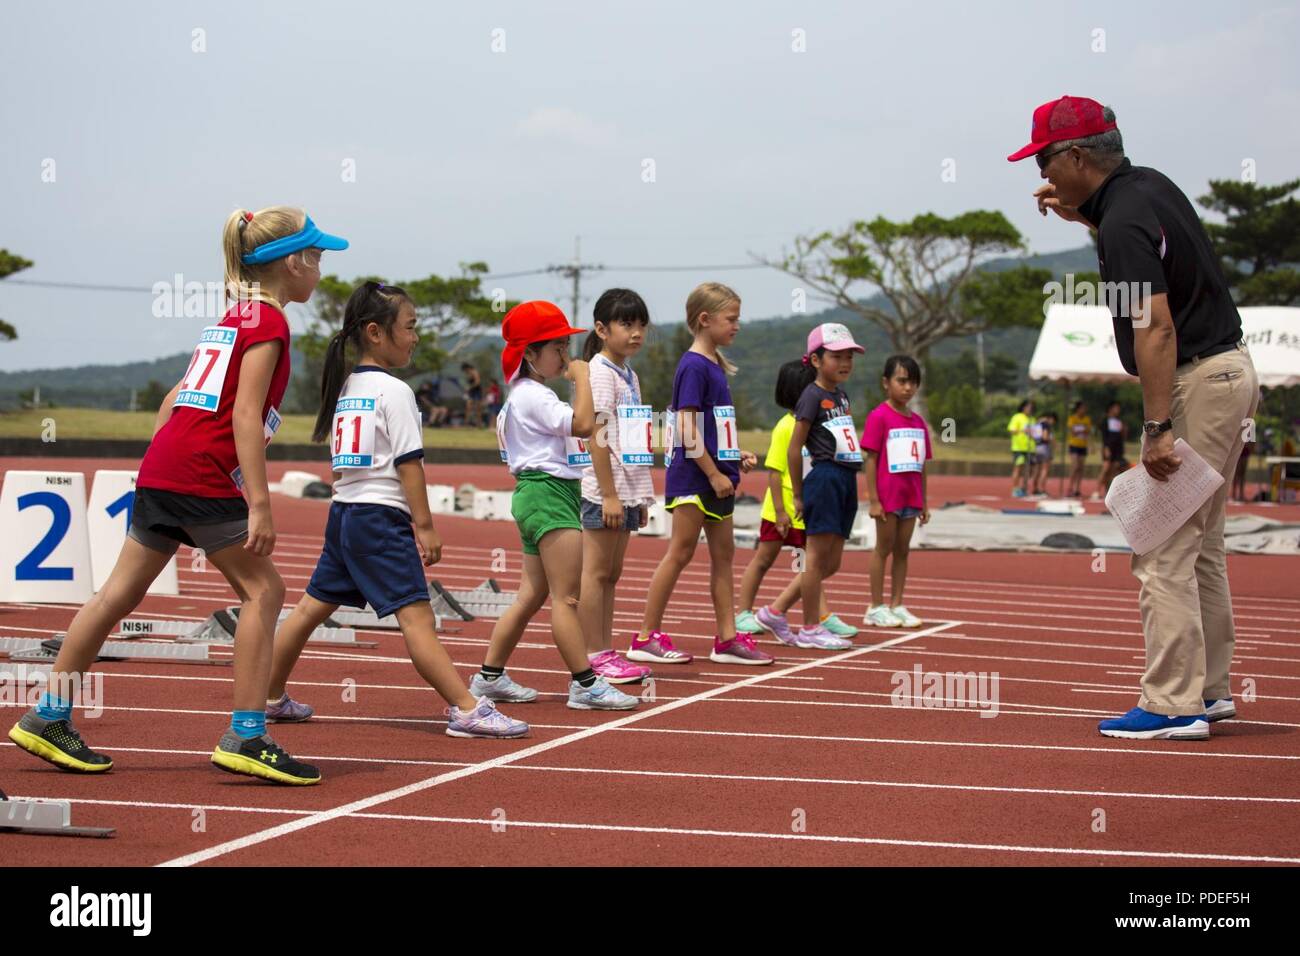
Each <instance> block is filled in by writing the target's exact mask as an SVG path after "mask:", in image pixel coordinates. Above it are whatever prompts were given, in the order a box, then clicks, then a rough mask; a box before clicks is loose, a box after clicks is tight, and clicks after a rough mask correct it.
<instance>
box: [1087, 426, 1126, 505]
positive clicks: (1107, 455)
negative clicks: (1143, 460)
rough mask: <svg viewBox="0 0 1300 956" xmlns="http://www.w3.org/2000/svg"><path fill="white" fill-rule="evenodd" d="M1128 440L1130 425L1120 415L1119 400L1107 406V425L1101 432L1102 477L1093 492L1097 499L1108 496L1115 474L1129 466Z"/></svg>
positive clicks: (1094, 497)
mask: <svg viewBox="0 0 1300 956" xmlns="http://www.w3.org/2000/svg"><path fill="white" fill-rule="evenodd" d="M1126 441H1128V426H1127V425H1125V424H1124V419H1123V418H1121V417H1120V405H1119V402H1111V403H1110V404H1109V405H1107V406H1106V425H1105V428H1104V429H1103V430H1102V433H1101V477H1100V478H1098V479H1097V490H1096V491H1094V492H1093V493H1092V497H1093V500H1094V501H1096V500H1098V499H1101V498H1105V497H1106V492H1108V491H1109V490H1110V483H1111V482H1112V481H1114V480H1115V476H1116V475H1118V474H1119V473H1120V472H1121V471H1123V470H1124V469H1125V468H1127V467H1128V459H1127V458H1125V457H1124V442H1126Z"/></svg>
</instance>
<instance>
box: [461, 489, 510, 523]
mask: <svg viewBox="0 0 1300 956" xmlns="http://www.w3.org/2000/svg"><path fill="white" fill-rule="evenodd" d="M512 498H514V492H513V491H476V492H474V503H473V505H472V507H471V512H472V515H473V518H474V520H475V521H513V520H514V516H513V515H512V514H511V513H510V501H511V499H512Z"/></svg>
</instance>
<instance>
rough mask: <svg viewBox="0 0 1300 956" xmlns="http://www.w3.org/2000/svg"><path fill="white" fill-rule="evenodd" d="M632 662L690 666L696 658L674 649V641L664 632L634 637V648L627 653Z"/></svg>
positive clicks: (635, 635) (653, 632)
mask: <svg viewBox="0 0 1300 956" xmlns="http://www.w3.org/2000/svg"><path fill="white" fill-rule="evenodd" d="M627 659H628V660H630V661H645V662H646V663H648V664H689V663H690V662H691V661H692V660H694V659H695V658H694V657H693V656H692V655H690V654H688V653H686V652H685V651H679V650H677V648H675V647H673V639H672V638H671V637H669V636H668V635H667V634H665V633H664V632H663V631H651V632H650V635H649V636H648V637H645V638H642V637H641V635H640V634H634V635H632V648H631V650H629V651H628V652H627Z"/></svg>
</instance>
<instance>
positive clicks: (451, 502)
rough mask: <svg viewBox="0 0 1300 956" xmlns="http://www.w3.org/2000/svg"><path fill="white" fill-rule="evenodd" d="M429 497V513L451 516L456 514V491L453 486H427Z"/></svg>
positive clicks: (426, 491) (425, 489) (426, 490)
mask: <svg viewBox="0 0 1300 956" xmlns="http://www.w3.org/2000/svg"><path fill="white" fill-rule="evenodd" d="M424 491H425V493H426V494H427V495H428V496H429V513H430V514H435V515H450V514H455V513H456V489H455V488H453V487H452V486H451V485H425V486H424Z"/></svg>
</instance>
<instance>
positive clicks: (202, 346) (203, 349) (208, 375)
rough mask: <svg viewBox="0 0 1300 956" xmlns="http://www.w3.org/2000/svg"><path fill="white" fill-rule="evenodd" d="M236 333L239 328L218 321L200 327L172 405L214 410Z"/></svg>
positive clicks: (233, 349) (232, 350) (223, 382)
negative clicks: (192, 352) (196, 341)
mask: <svg viewBox="0 0 1300 956" xmlns="http://www.w3.org/2000/svg"><path fill="white" fill-rule="evenodd" d="M238 334H239V330H238V329H236V328H230V327H228V326H221V325H210V326H208V327H207V328H206V329H204V330H203V333H202V334H201V335H200V336H199V344H198V348H196V349H195V350H194V355H193V356H192V357H191V358H190V367H189V368H187V369H186V370H185V377H184V378H182V379H181V387H180V389H179V390H178V391H177V392H176V401H175V402H174V403H173V406H172V407H173V408H201V409H202V410H203V411H205V412H215V411H216V410H217V406H218V405H219V404H221V389H222V386H224V385H225V383H226V369H228V368H229V367H230V356H231V354H232V353H233V352H234V351H235V336H236V335H238Z"/></svg>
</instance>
